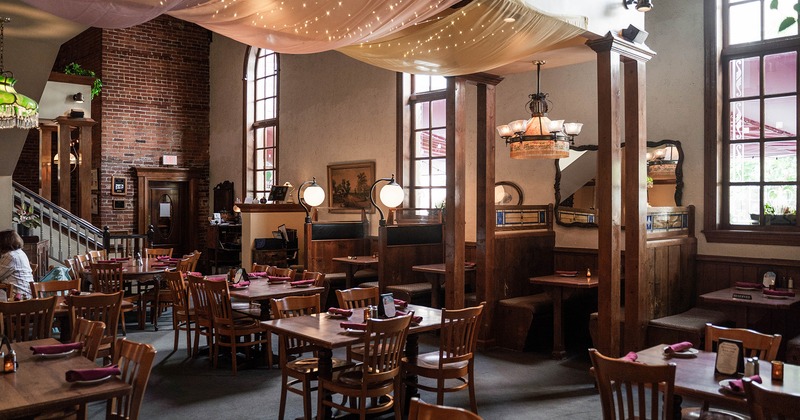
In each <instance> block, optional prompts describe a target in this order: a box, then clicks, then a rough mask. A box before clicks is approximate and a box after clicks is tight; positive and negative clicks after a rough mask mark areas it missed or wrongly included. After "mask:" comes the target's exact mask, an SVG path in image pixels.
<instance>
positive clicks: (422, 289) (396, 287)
mask: <svg viewBox="0 0 800 420" xmlns="http://www.w3.org/2000/svg"><path fill="white" fill-rule="evenodd" d="M386 290H388V291H392V292H394V291H398V292H405V293H410V294H420V293H430V291H431V290H432V287H431V284H430V283H428V282H424V283H406V284H393V285H391V286H386Z"/></svg>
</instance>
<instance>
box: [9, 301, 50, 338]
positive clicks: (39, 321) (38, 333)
mask: <svg viewBox="0 0 800 420" xmlns="http://www.w3.org/2000/svg"><path fill="white" fill-rule="evenodd" d="M55 309H56V298H55V297H53V296H51V297H49V298H44V299H30V300H22V301H19V302H0V334H4V335H6V336H7V337H8V339H9V340H11V342H12V343H13V342H17V341H31V340H40V339H42V338H50V337H51V336H52V334H53V313H54V312H55Z"/></svg>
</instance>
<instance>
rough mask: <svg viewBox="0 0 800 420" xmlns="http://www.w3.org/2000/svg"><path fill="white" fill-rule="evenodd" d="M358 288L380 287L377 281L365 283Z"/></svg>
mask: <svg viewBox="0 0 800 420" xmlns="http://www.w3.org/2000/svg"><path fill="white" fill-rule="evenodd" d="M358 287H361V288H367V287H378V282H377V281H365V282H364V283H359V284H358Z"/></svg>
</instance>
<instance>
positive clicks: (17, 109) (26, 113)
mask: <svg viewBox="0 0 800 420" xmlns="http://www.w3.org/2000/svg"><path fill="white" fill-rule="evenodd" d="M15 83H17V80H16V79H14V77H12V76H10V75H8V74H2V75H0V129H2V128H22V129H31V128H36V127H37V126H38V125H39V104H37V103H36V101H34V100H33V99H31V98H29V97H27V96H25V95H23V94H21V93H17V91H16V90H14V84H15Z"/></svg>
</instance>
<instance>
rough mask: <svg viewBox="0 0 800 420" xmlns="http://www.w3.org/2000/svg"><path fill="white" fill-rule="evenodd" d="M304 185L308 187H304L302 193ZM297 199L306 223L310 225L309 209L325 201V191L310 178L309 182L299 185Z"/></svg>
mask: <svg viewBox="0 0 800 420" xmlns="http://www.w3.org/2000/svg"><path fill="white" fill-rule="evenodd" d="M306 185H308V187H306V189H305V191H304V190H303V187H305V186H306ZM297 199H298V200H299V201H300V205H302V206H303V209H305V211H306V223H311V216H310V215H309V214H308V212H309V211H310V210H311V207H316V206H318V205H320V204H322V202H323V201H325V190H323V189H322V187H320V186H319V184H317V178H316V177H312V178H311V181H306V182H303V183H302V184H300V188H298V189H297Z"/></svg>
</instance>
